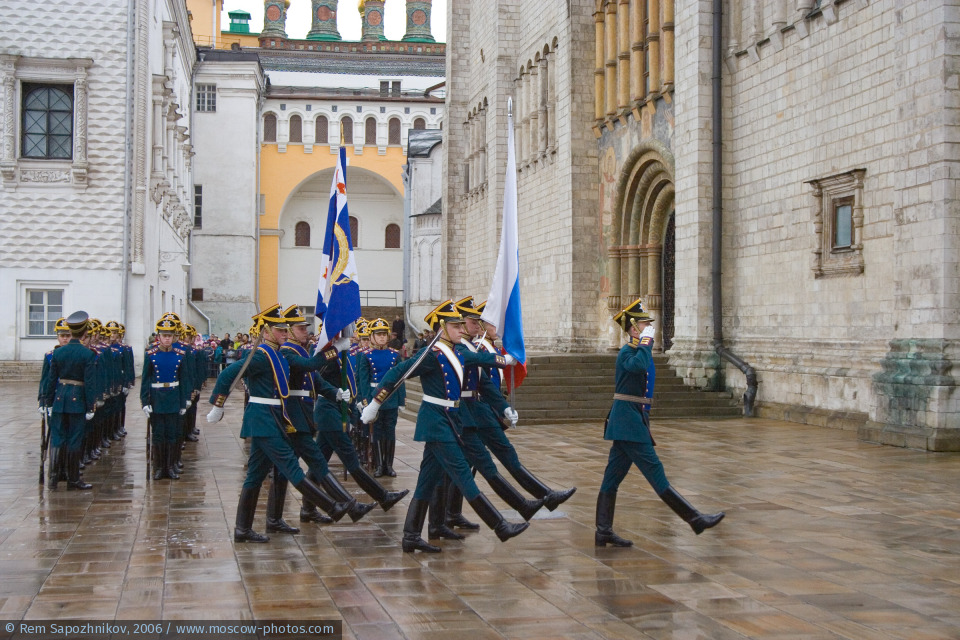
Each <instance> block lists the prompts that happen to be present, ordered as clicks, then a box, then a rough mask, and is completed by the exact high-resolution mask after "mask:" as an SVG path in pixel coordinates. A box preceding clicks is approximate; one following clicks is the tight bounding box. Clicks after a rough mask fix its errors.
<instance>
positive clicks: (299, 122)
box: [290, 116, 303, 142]
mask: <svg viewBox="0 0 960 640" xmlns="http://www.w3.org/2000/svg"><path fill="white" fill-rule="evenodd" d="M290 142H303V119H302V118H300V116H290Z"/></svg>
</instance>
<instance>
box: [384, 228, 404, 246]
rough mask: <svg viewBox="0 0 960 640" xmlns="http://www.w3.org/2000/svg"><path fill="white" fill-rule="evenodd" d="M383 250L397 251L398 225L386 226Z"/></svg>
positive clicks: (398, 240) (398, 242) (398, 244)
mask: <svg viewBox="0 0 960 640" xmlns="http://www.w3.org/2000/svg"><path fill="white" fill-rule="evenodd" d="M383 248H384V249H399V248H400V225H398V224H388V225H387V232H386V234H385V238H384V240H383Z"/></svg>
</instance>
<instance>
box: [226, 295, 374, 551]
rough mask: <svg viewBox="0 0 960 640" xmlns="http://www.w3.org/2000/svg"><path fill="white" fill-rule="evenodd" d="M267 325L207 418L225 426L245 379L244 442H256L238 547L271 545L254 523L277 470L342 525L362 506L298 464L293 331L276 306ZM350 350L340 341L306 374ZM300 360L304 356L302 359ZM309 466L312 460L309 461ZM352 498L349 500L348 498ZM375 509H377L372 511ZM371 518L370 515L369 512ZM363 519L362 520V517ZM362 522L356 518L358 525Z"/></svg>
mask: <svg viewBox="0 0 960 640" xmlns="http://www.w3.org/2000/svg"><path fill="white" fill-rule="evenodd" d="M256 319H257V320H256V321H257V322H258V323H259V324H260V325H261V326H260V334H261V337H262V339H263V340H262V342H261V344H260V345H259V346H258V347H256V349H254V351H253V353H251V354H250V357H249V360H240V361H237V362H235V363H233V364H231V365H230V366H228V367H227V368H226V369H224V370H223V372H222V373H221V374H220V376H219V377H218V378H217V383H216V385H215V387H214V389H213V395H212V396H211V398H210V403H211V404H213V405H214V407H213V409H212V410H211V411H210V413H209V414H207V422H211V423H213V422H219V421H220V420H221V419H222V418H223V404H224V402H225V401H226V399H227V396H228V395H229V393H230V387H231V385H232V384H233V381H234V380H235V379H236V378H237V376H239V375H241V373H242V375H243V377H244V379H245V380H246V383H247V388H248V390H249V393H250V397H249V403H248V404H247V407H246V409H244V412H243V425H242V427H241V429H240V437H241V438H250V458H249V460H248V462H247V477H246V479H245V480H244V482H243V488H242V489H241V491H240V502H239V504H238V505H237V521H236V528H235V529H234V533H233V539H234V541H235V542H267V541H269V540H270V538H268V537H267V536H265V535H262V534H259V533H257V532H256V531H254V530H253V528H252V527H253V517H254V512H255V511H256V508H257V498H258V496H259V495H260V486H261V485H262V484H263V481H264V479H266V477H267V474H268V473H270V471H271V469H274V468H275V469H276V471H275V474H276V473H277V471H279V474H281V475H282V476H283V477H285V478H287V479H288V480H289V482H291V483H293V486H294V488H296V489H297V490H298V491H299V492H300V493H301V494H303V497H304V499H305V500H309V501H310V502H311V503H312V504H316V505H319V506H320V507H321V508H322V509H323V510H324V511H326V512H327V513H329V514H330V516H331V517H332V518H333V520H334V521H338V520H339V519H340V518H342V517H343V516H344V514H346V513H347V512H348V511H350V512H351V516H354V515H355V514H356V513H358V509H357V507H356V500H353V499H352V498H351V501H350V502H348V501H346V500H344V501H337V502H334V500H333V499H331V498H330V496H328V495H327V494H325V493H324V492H323V491H321V490H320V487H318V486H317V485H316V484H315V483H314V481H313V480H312V479H311V478H309V477H307V475H306V474H304V472H303V470H302V469H301V468H300V464H299V462H298V459H297V453H296V452H295V451H294V448H293V446H292V444H291V439H290V437H291V436H294V437H297V436H295V435H294V434H296V433H297V427H296V426H295V425H294V423H293V421H292V419H291V416H290V414H289V411H288V404H289V403H290V389H291V387H290V365H289V363H288V359H287V358H286V357H284V356H283V355H281V354H280V345H282V344H284V343H285V342H287V332H288V329H289V325H288V324H287V321H286V319H285V318H284V317H283V313H282V311H281V310H280V305H278V304H277V305H273V306H272V307H270V308H269V309H267V310H266V311H264V312H263V313H261V314H258V316H256ZM349 347H350V340H349V339H347V338H340V339H338V340H335V341H334V343H333V345H332V346H331V347H327V348H325V349H322V350H318V351H317V353H316V354H315V355H314V356H313V357H312V358H303V360H304V362H302V363H301V364H302V367H301V368H302V369H304V370H316V369H319V368H321V367H322V366H323V365H324V364H325V363H328V362H331V361H332V360H335V359H336V357H337V351H339V350H346V349H349ZM297 357H298V358H300V357H302V356H299V355H298V356H297ZM308 463H309V460H308ZM310 471H311V476H314V477H316V475H320V476H321V477H323V476H324V472H325V476H326V477H329V476H330V475H331V474H330V473H329V470H328V469H326V468H323V469H320V468H317V467H312V468H311V470H310ZM348 497H349V496H348ZM370 506H371V507H372V505H370ZM363 513H366V511H363ZM360 517H362V514H360ZM356 519H358V518H355V520H356Z"/></svg>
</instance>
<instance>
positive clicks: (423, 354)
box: [380, 331, 443, 404]
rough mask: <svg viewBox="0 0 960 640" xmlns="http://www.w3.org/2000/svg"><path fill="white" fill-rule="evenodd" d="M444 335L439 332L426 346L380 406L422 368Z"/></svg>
mask: <svg viewBox="0 0 960 640" xmlns="http://www.w3.org/2000/svg"><path fill="white" fill-rule="evenodd" d="M442 333H443V332H442V331H438V332H437V333H436V335H434V336H433V340H431V341H430V343H429V344H428V345H427V346H425V347H424V348H423V349H420V354H419V355H418V356H417V359H416V360H415V361H414V362H413V365H411V366H410V368H409V369H407V370H406V371H404V373H403V375H402V376H400V379H399V380H397V383H396V384H395V385H393V388H392V389H390V391H389V393H387V395H386V396H385V397H384V398H383V400H381V401H380V404H383V403H384V402H386V401H387V398H389V397H390V396H392V395H393V394H394V393H396V391H397V389H399V388H400V385H402V384H403V383H404V382H405V381H406V379H407V378H409V377H410V374H412V373H413V372H414V371H415V370H416V368H417V367H419V366H420V363H421V362H423V359H424V358H426V357H427V354H428V353H430V350H431V349H433V345H435V344H437V340H439V339H440V336H441V335H442Z"/></svg>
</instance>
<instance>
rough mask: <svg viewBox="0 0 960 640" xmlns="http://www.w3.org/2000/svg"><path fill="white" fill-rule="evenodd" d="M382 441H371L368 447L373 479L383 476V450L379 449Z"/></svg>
mask: <svg viewBox="0 0 960 640" xmlns="http://www.w3.org/2000/svg"><path fill="white" fill-rule="evenodd" d="M381 442H382V440H371V441H370V447H371V448H372V450H371V453H372V454H373V477H374V478H380V477H382V476H383V449H381V447H380V443H381Z"/></svg>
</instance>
